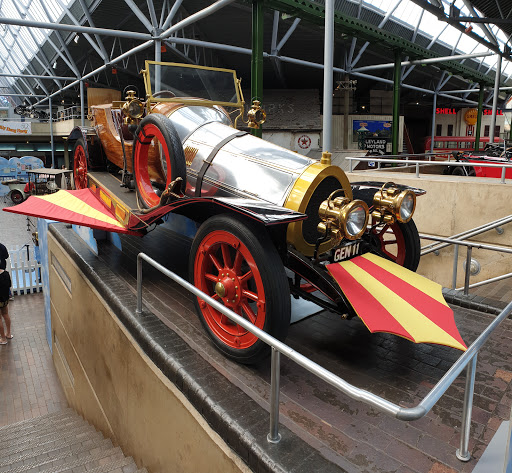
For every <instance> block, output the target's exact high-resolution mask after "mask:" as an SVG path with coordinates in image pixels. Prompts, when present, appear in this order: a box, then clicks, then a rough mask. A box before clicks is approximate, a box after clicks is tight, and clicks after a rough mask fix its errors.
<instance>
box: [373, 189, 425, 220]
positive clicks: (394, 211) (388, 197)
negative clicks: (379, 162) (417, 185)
mask: <svg viewBox="0 0 512 473" xmlns="http://www.w3.org/2000/svg"><path fill="white" fill-rule="evenodd" d="M387 186H389V187H387ZM373 206H374V211H373V212H372V217H373V218H374V219H376V220H378V221H380V222H383V223H395V221H399V222H401V223H407V222H408V221H409V220H411V218H412V215H413V213H414V209H415V208H416V194H415V193H414V192H413V191H411V190H403V191H400V189H398V188H397V187H395V184H394V183H393V182H387V183H386V184H384V185H383V186H382V187H381V188H380V190H379V191H378V192H376V193H375V195H374V196H373Z"/></svg>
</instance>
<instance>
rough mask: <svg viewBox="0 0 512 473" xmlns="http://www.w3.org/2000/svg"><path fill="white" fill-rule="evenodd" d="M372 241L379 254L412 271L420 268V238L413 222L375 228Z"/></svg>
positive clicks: (372, 232)
mask: <svg viewBox="0 0 512 473" xmlns="http://www.w3.org/2000/svg"><path fill="white" fill-rule="evenodd" d="M371 241H372V246H374V248H375V252H376V253H377V254H379V255H381V256H383V257H384V258H388V259H390V260H391V261H394V262H395V263H397V264H399V265H400V266H403V267H404V268H407V269H410V270H411V271H416V269H417V268H418V265H419V263H420V256H421V248H420V237H419V234H418V229H417V228H416V224H415V223H414V221H413V220H409V221H408V222H407V223H400V222H395V223H393V224H391V225H387V224H386V225H383V226H379V227H375V228H373V229H372V231H371Z"/></svg>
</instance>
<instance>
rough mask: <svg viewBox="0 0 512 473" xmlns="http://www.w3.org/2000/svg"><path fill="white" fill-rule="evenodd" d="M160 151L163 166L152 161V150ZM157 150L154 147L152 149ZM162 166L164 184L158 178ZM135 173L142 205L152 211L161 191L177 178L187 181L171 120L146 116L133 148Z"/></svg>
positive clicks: (156, 114)
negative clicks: (157, 149)
mask: <svg viewBox="0 0 512 473" xmlns="http://www.w3.org/2000/svg"><path fill="white" fill-rule="evenodd" d="M152 147H157V148H159V153H160V154H161V156H160V160H161V163H156V162H151V160H150V149H151V148H152ZM153 149H154V148H153ZM159 167H161V168H162V169H161V171H162V172H163V174H164V175H163V176H159V177H160V178H161V179H163V182H165V184H163V183H162V182H156V180H155V175H156V174H158V172H159V171H158V169H157V168H159ZM133 174H134V176H135V183H136V187H137V196H138V201H139V205H140V206H141V207H142V208H152V207H155V206H156V205H158V204H159V203H160V195H161V193H162V191H164V190H165V188H166V187H167V186H168V185H169V184H170V183H171V182H172V181H173V180H174V179H176V178H177V177H181V178H182V179H183V181H184V182H186V174H187V171H186V164H185V154H184V153H183V147H182V145H181V141H180V139H179V136H178V133H177V132H176V130H175V129H174V126H173V125H172V123H171V121H170V120H169V119H168V118H167V117H166V116H164V115H162V114H159V113H152V114H150V115H148V116H147V117H145V118H144V119H143V120H142V121H141V122H140V125H139V127H138V128H137V131H136V132H135V140H134V146H133Z"/></svg>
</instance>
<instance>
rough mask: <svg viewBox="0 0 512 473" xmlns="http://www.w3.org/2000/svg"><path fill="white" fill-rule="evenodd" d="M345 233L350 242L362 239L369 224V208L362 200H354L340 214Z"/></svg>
mask: <svg viewBox="0 0 512 473" xmlns="http://www.w3.org/2000/svg"><path fill="white" fill-rule="evenodd" d="M339 220H340V223H341V225H342V230H343V233H344V234H345V237H346V238H348V239H349V240H357V239H358V238H361V236H362V235H363V233H364V232H365V231H366V226H367V224H368V206H367V205H366V203H365V202H363V201H362V200H353V201H352V202H349V203H348V204H347V205H345V206H344V207H343V209H342V211H341V213H340V219H339Z"/></svg>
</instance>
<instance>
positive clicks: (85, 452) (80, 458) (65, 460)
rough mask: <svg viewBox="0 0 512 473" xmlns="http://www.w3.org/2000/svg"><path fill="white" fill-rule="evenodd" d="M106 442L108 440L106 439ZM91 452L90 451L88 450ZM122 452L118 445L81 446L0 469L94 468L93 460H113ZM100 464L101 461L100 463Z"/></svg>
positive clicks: (50, 471) (13, 472)
mask: <svg viewBox="0 0 512 473" xmlns="http://www.w3.org/2000/svg"><path fill="white" fill-rule="evenodd" d="M107 442H108V440H107ZM91 451H92V452H93V453H90V452H91ZM123 457H124V455H123V452H122V451H121V449H120V448H119V447H111V446H109V447H106V448H103V447H96V448H95V449H93V450H91V449H90V447H83V448H82V449H79V450H78V451H75V452H71V451H65V452H61V453H58V454H56V455H53V456H52V457H48V456H44V457H39V458H37V459H31V460H26V461H25V462H24V464H23V465H20V466H17V467H14V468H11V467H9V468H10V469H3V468H2V469H0V471H2V472H9V473H25V472H27V473H28V472H30V473H32V472H36V471H38V472H41V473H42V472H44V473H57V472H60V471H71V470H73V469H74V468H78V467H81V466H85V465H89V468H86V469H87V470H90V469H91V468H94V467H95V465H94V463H95V462H101V461H105V462H106V461H109V460H108V459H110V461H115V460H118V459H120V458H123ZM100 464H101V463H100Z"/></svg>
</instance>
